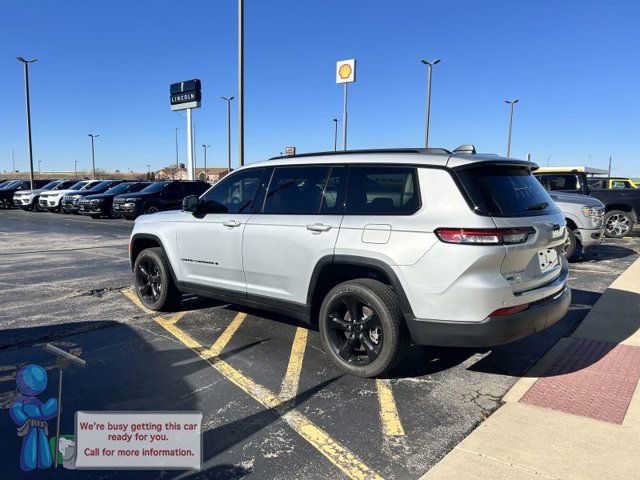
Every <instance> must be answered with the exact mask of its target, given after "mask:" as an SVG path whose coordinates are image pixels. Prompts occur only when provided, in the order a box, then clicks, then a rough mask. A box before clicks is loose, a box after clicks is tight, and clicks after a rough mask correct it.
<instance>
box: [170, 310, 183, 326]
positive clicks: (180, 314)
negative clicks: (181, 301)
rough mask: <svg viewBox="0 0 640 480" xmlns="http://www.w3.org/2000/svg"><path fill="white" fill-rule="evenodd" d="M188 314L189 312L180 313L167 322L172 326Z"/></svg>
mask: <svg viewBox="0 0 640 480" xmlns="http://www.w3.org/2000/svg"><path fill="white" fill-rule="evenodd" d="M186 314H187V312H178V313H176V314H175V315H174V316H172V317H171V318H170V319H169V320H167V322H169V323H172V324H176V323H178V321H179V320H180V319H181V318H182V317H184V316H185V315H186Z"/></svg>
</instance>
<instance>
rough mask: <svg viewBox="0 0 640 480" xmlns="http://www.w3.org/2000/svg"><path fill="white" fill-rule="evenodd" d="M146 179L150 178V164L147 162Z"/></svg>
mask: <svg viewBox="0 0 640 480" xmlns="http://www.w3.org/2000/svg"><path fill="white" fill-rule="evenodd" d="M147 179H148V180H151V165H149V164H148V163H147Z"/></svg>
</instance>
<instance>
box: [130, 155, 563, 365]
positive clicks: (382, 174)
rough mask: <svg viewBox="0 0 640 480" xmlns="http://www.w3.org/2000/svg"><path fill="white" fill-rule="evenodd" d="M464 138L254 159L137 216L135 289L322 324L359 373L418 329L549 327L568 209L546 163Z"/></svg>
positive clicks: (435, 338)
mask: <svg viewBox="0 0 640 480" xmlns="http://www.w3.org/2000/svg"><path fill="white" fill-rule="evenodd" d="M458 150H461V149H458ZM458 150H457V151H454V152H453V153H451V152H449V151H447V150H444V149H406V150H392V151H387V150H378V151H346V152H339V153H334V152H330V153H324V154H307V155H295V156H290V157H286V158H275V159H272V160H270V161H266V162H262V163H258V164H252V165H250V166H245V167H243V168H240V169H238V170H236V171H234V172H233V173H232V174H230V175H229V176H227V177H225V178H224V179H223V180H221V181H220V182H219V183H218V184H216V185H215V186H214V187H212V188H211V189H210V190H208V191H207V192H206V193H204V194H203V195H202V196H200V197H196V196H192V197H187V198H185V199H184V202H183V209H182V211H175V212H162V213H157V214H155V215H144V216H142V217H140V218H138V220H137V221H136V224H135V226H134V228H133V232H132V235H131V239H130V261H131V265H132V269H133V274H134V285H135V291H136V293H137V295H138V297H139V299H140V301H141V302H142V303H143V304H144V305H145V306H146V307H148V308H150V309H152V310H163V309H165V308H169V307H170V305H172V304H174V303H175V302H177V301H178V300H179V299H180V294H181V293H183V292H190V293H196V294H200V295H203V296H208V297H212V298H216V299H220V300H224V301H229V302H234V303H237V304H241V305H249V306H253V307H261V308H264V309H268V310H272V311H275V312H279V313H281V314H285V315H289V316H294V317H297V318H300V319H304V320H307V321H311V322H313V323H317V324H318V326H319V330H320V335H321V338H322V342H323V345H324V348H325V350H326V352H327V354H328V355H329V357H330V358H331V360H332V361H333V362H334V363H335V364H337V365H338V366H339V367H341V368H343V369H344V370H345V371H347V372H349V373H352V374H355V375H361V376H376V375H380V374H382V373H383V372H385V371H387V370H388V369H389V368H391V367H392V366H393V365H394V364H395V363H396V362H397V361H398V359H399V358H400V356H401V353H402V352H403V351H404V350H405V349H406V346H407V344H408V341H409V340H413V342H415V343H417V344H422V345H440V346H468V347H482V346H492V345H498V344H502V343H506V342H511V341H514V340H517V339H519V338H522V337H525V336H527V335H532V334H534V333H536V332H539V331H541V330H543V329H545V328H547V327H549V326H551V325H553V324H554V323H556V322H557V321H558V320H560V319H561V318H562V317H563V316H564V315H565V313H566V311H567V309H568V307H569V304H570V301H571V293H570V290H569V288H568V286H567V279H568V263H567V260H566V259H565V258H564V256H562V255H558V254H557V249H558V248H559V247H561V246H562V245H563V244H564V242H565V238H566V231H565V219H564V216H563V215H562V213H561V212H560V210H559V209H558V207H557V206H556V205H555V203H554V202H553V200H552V199H551V198H550V197H549V195H548V194H547V192H546V191H545V190H544V188H543V187H542V186H541V185H540V183H539V182H538V181H537V180H536V179H535V178H534V177H533V176H532V175H531V172H532V171H533V170H535V169H536V168H537V165H535V164H534V163H531V162H527V161H522V160H515V159H511V158H501V157H498V156H494V155H479V154H475V149H474V148H472V147H470V146H467V147H466V148H465V149H464V150H465V151H464V152H461V151H458ZM467 152H468V153H467Z"/></svg>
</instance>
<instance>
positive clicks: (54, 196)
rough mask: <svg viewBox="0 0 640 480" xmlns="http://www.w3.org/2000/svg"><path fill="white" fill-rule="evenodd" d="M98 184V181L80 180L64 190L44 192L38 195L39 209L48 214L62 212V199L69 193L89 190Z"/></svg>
mask: <svg viewBox="0 0 640 480" xmlns="http://www.w3.org/2000/svg"><path fill="white" fill-rule="evenodd" d="M99 183H100V180H81V181H79V182H75V183H74V184H72V185H71V186H70V187H68V188H66V189H64V190H56V191H54V192H44V193H42V194H40V200H39V202H38V203H39V204H40V208H46V209H47V210H48V211H50V212H62V199H63V197H64V196H65V195H67V194H69V193H75V192H77V191H79V190H89V189H90V188H93V187H95V186H96V185H97V184H99Z"/></svg>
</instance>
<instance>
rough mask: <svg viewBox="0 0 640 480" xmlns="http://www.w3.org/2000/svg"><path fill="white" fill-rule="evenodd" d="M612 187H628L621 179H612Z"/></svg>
mask: <svg viewBox="0 0 640 480" xmlns="http://www.w3.org/2000/svg"><path fill="white" fill-rule="evenodd" d="M611 188H627V186H626V185H625V184H624V182H623V181H621V180H611Z"/></svg>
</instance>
